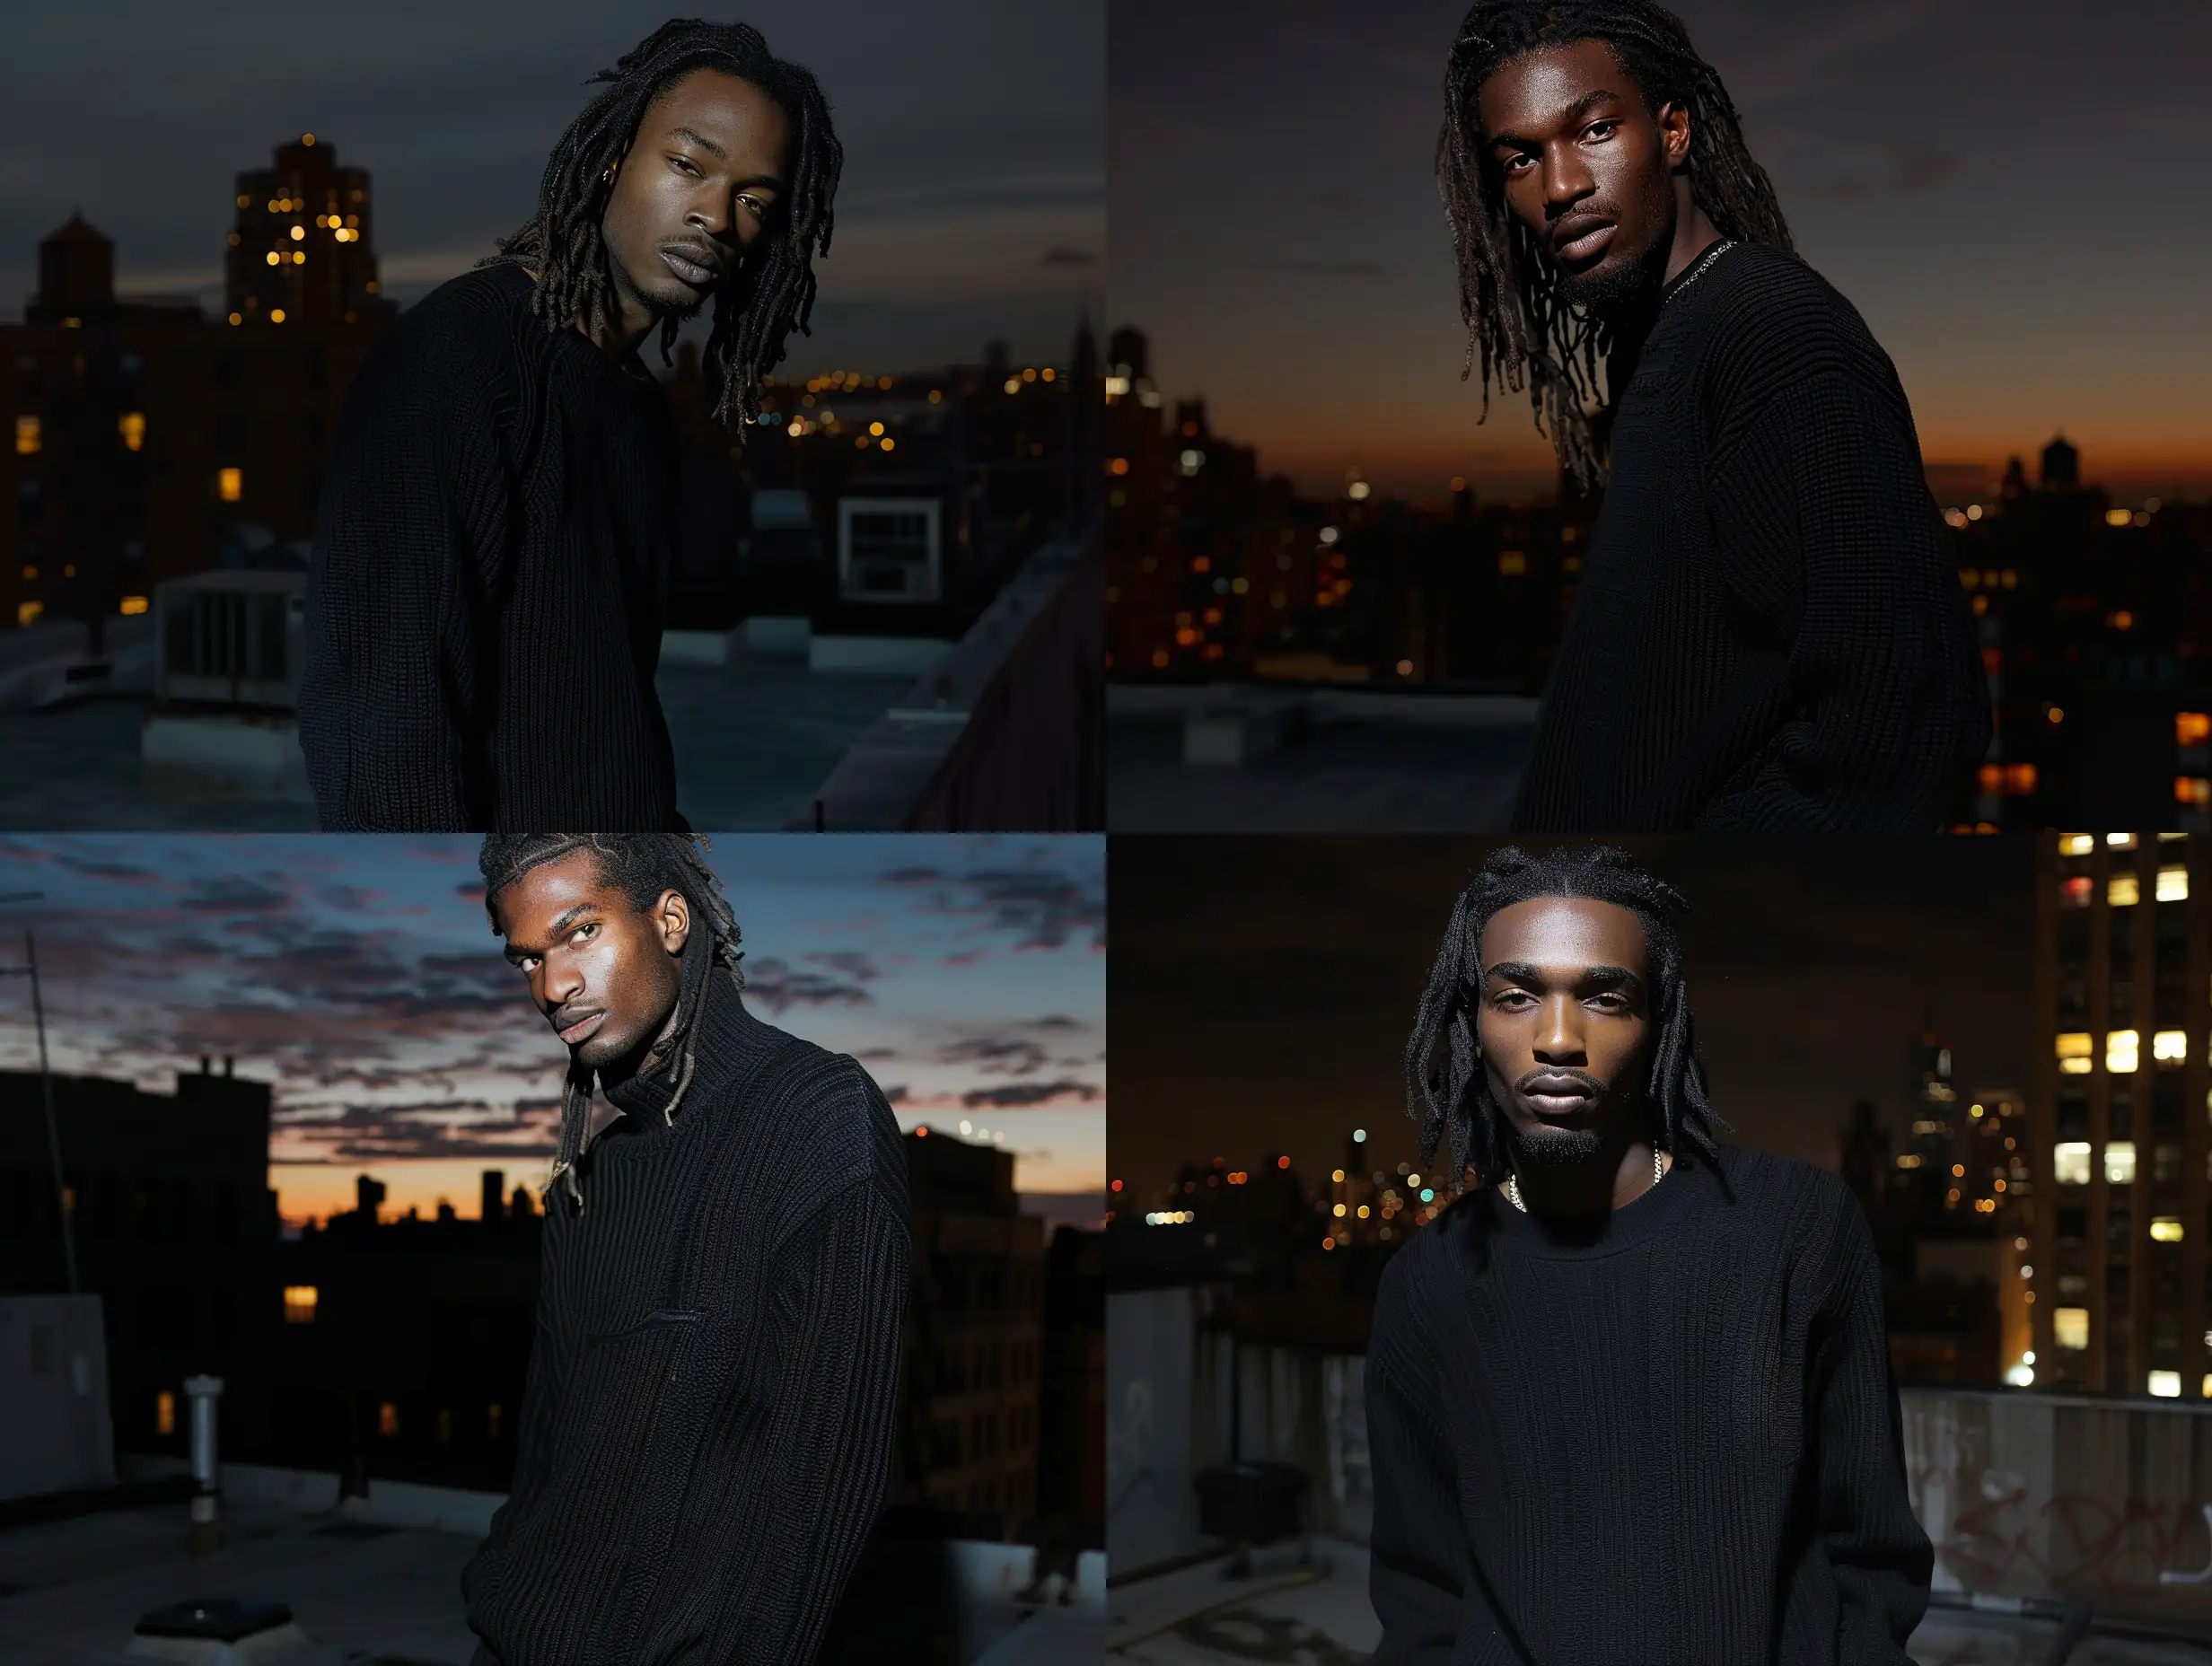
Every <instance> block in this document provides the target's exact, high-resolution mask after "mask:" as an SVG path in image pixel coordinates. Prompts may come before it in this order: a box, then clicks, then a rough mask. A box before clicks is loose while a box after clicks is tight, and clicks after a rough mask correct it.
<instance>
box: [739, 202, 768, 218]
mask: <svg viewBox="0 0 2212 1666" xmlns="http://www.w3.org/2000/svg"><path fill="white" fill-rule="evenodd" d="M737 200H738V201H739V202H741V203H743V204H744V205H745V206H746V207H748V208H750V209H751V210H752V215H753V218H754V219H756V220H759V219H765V218H766V217H767V215H768V205H767V204H766V203H764V202H762V201H761V200H760V199H759V197H742V196H741V197H739V198H738V199H737Z"/></svg>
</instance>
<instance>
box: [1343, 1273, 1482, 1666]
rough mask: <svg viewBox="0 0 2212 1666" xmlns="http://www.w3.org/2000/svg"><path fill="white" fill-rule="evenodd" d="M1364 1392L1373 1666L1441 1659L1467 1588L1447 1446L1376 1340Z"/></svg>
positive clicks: (1456, 1629) (1455, 1633) (1415, 1665)
mask: <svg viewBox="0 0 2212 1666" xmlns="http://www.w3.org/2000/svg"><path fill="white" fill-rule="evenodd" d="M1377 1318H1378V1319H1380V1318H1381V1314H1380V1313H1378V1315H1377ZM1366 1398H1367V1451H1368V1456H1369V1461H1370V1463H1371V1464H1372V1465H1373V1469H1374V1529H1373V1532H1372V1535H1371V1537H1370V1539H1369V1542H1368V1552H1367V1595H1368V1600H1370V1601H1371V1602H1372V1603H1373V1604H1374V1612H1375V1618H1377V1619H1379V1620H1381V1621H1382V1643H1381V1644H1380V1645H1378V1646H1377V1648H1376V1649H1375V1652H1374V1660H1375V1666H1447V1663H1448V1662H1450V1661H1451V1659H1452V1658H1453V1649H1454V1648H1455V1647H1456V1646H1457V1645H1458V1643H1459V1635H1460V1617H1461V1605H1462V1604H1463V1602H1464V1601H1465V1592H1466V1589H1467V1565H1466V1562H1467V1557H1466V1548H1467V1535H1466V1533H1465V1531H1464V1530H1462V1529H1461V1526H1460V1522H1459V1500H1458V1497H1457V1495H1456V1492H1455V1489H1454V1486H1453V1469H1452V1457H1451V1451H1450V1449H1449V1447H1448V1446H1447V1445H1446V1443H1445V1441H1444V1434H1443V1431H1442V1429H1441V1427H1440V1426H1439V1425H1438V1424H1437V1423H1436V1421H1435V1416H1433V1414H1432V1413H1431V1412H1430V1411H1429V1410H1428V1408H1427V1407H1425V1406H1423V1405H1421V1404H1420V1402H1419V1400H1418V1399H1417V1398H1416V1397H1415V1396H1413V1395H1411V1394H1409V1393H1408V1392H1407V1391H1406V1390H1405V1389H1404V1388H1402V1387H1401V1386H1400V1384H1399V1382H1398V1381H1397V1379H1396V1374H1395V1373H1394V1372H1392V1371H1391V1370H1390V1369H1389V1368H1388V1367H1387V1366H1385V1365H1384V1364H1383V1363H1382V1357H1381V1354H1380V1352H1379V1350H1378V1349H1377V1348H1376V1347H1375V1346H1370V1347H1369V1349H1368V1354H1367V1368H1366Z"/></svg>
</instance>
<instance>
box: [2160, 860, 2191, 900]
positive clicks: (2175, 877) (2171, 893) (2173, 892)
mask: <svg viewBox="0 0 2212 1666" xmlns="http://www.w3.org/2000/svg"><path fill="white" fill-rule="evenodd" d="M2158 900H2159V901H2161V902H2187V901H2188V900H2189V870H2188V869H2187V868H2184V867H2182V866H2181V865H2180V864H2175V865H2174V866H2173V867H2166V868H2161V869H2159V870H2158Z"/></svg>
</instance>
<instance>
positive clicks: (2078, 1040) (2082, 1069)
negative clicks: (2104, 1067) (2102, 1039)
mask: <svg viewBox="0 0 2212 1666" xmlns="http://www.w3.org/2000/svg"><path fill="white" fill-rule="evenodd" d="M2094 1057H2095V1045H2094V1040H2093V1039H2092V1038H2091V1036H2090V1034H2089V1032H2088V1031H2087V1030H2067V1031H2064V1032H2062V1033H2061V1034H2060V1035H2059V1037H2058V1072H2059V1074H2061V1075H2067V1076H2085V1075H2087V1074H2089V1072H2090V1069H2091V1067H2092V1061H2093V1060H2094Z"/></svg>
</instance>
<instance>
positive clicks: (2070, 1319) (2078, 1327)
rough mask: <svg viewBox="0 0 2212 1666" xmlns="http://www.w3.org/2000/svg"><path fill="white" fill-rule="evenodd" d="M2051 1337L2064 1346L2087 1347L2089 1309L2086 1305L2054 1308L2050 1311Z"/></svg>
mask: <svg viewBox="0 0 2212 1666" xmlns="http://www.w3.org/2000/svg"><path fill="white" fill-rule="evenodd" d="M2050 1338H2051V1340H2052V1341H2054V1342H2056V1343H2057V1344H2058V1346H2060V1347H2062V1348H2085V1347H2087V1346H2089V1310H2088V1309H2087V1308H2085V1307H2060V1308H2053V1309H2052V1310H2051V1312H2050Z"/></svg>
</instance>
